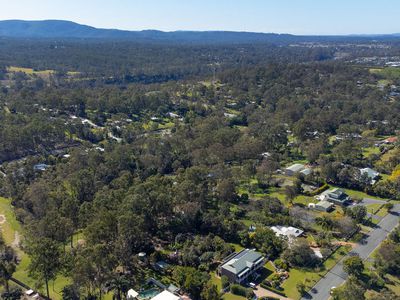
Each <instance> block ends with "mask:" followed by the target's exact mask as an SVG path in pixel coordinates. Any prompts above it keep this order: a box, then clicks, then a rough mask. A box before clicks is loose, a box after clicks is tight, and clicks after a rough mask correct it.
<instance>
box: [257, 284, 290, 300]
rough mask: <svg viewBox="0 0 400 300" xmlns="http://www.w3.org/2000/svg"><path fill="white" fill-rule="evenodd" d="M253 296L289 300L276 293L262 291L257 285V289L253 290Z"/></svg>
mask: <svg viewBox="0 0 400 300" xmlns="http://www.w3.org/2000/svg"><path fill="white" fill-rule="evenodd" d="M254 294H256V296H257V298H263V297H273V298H276V299H280V300H291V299H290V298H286V297H283V296H281V295H279V294H277V293H274V292H271V291H269V290H267V289H264V288H263V287H261V286H260V285H257V288H256V289H255V290H254Z"/></svg>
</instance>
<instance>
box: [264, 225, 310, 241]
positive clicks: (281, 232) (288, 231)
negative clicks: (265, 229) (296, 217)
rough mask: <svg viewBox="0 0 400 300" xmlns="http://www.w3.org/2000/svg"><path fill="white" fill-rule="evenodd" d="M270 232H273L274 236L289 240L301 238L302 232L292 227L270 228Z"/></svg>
mask: <svg viewBox="0 0 400 300" xmlns="http://www.w3.org/2000/svg"><path fill="white" fill-rule="evenodd" d="M271 230H272V231H274V232H275V234H276V236H286V237H288V238H289V239H291V238H293V237H299V236H301V235H302V234H303V233H304V231H303V230H301V229H299V228H295V227H292V226H271Z"/></svg>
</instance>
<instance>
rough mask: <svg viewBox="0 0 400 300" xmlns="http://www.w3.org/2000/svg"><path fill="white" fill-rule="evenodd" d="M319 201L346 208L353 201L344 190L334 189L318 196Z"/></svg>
mask: <svg viewBox="0 0 400 300" xmlns="http://www.w3.org/2000/svg"><path fill="white" fill-rule="evenodd" d="M317 199H318V200H321V201H323V200H325V201H328V202H331V203H333V204H337V205H342V206H346V205H348V204H349V202H350V201H351V198H350V197H349V195H347V194H346V193H345V192H344V191H343V190H342V189H339V188H334V189H330V190H327V191H325V192H323V193H322V194H321V195H319V196H317Z"/></svg>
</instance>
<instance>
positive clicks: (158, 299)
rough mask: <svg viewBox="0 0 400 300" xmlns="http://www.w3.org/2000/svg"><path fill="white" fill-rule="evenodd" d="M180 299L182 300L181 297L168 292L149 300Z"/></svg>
mask: <svg viewBox="0 0 400 300" xmlns="http://www.w3.org/2000/svg"><path fill="white" fill-rule="evenodd" d="M181 299H182V298H181V297H178V296H176V295H174V294H172V293H171V292H169V291H163V292H161V293H159V294H158V295H156V296H154V297H153V298H151V300H181Z"/></svg>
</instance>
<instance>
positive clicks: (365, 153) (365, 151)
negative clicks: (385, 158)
mask: <svg viewBox="0 0 400 300" xmlns="http://www.w3.org/2000/svg"><path fill="white" fill-rule="evenodd" d="M373 154H376V155H379V154H381V151H380V150H379V147H375V146H373V147H367V148H363V156H364V157H370V156H371V155H373Z"/></svg>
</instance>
